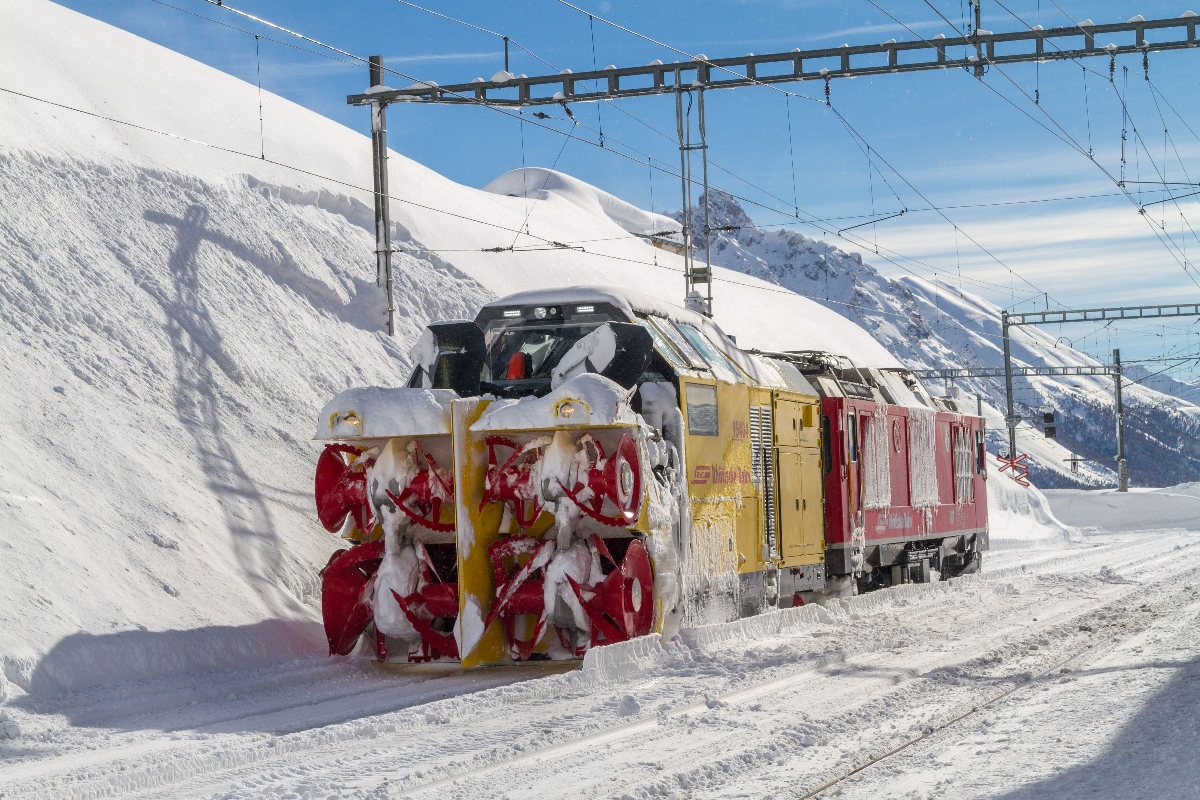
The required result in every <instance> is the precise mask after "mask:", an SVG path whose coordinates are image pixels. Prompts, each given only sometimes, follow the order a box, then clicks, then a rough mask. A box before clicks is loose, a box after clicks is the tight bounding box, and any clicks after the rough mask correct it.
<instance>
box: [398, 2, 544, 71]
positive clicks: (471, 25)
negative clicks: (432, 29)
mask: <svg viewBox="0 0 1200 800" xmlns="http://www.w3.org/2000/svg"><path fill="white" fill-rule="evenodd" d="M396 2H397V3H399V4H400V5H402V6H408V7H409V8H415V9H416V10H417V11H424V12H425V13H426V14H432V15H433V16H435V17H441V18H442V19H445V20H449V21H450V22H457V23H458V24H459V25H464V26H466V27H468V28H474V29H475V30H477V31H482V32H483V33H486V34H490V35H491V36H496V37H499V38H501V39H503V40H504V41H505V42H508V43H509V44H513V45H516V46H517V47H518V48H520V49H521V50H524V51H525V52H526V53H528V54H529V55H531V56H532V57H534V58H536V59H537V60H538V61H540V62H542V63H543V64H545V65H546V66H547V67H549V68H550V69H552V70H554V71H555V72H557V71H558V67H556V66H554V65H553V64H551V63H550V62H549V61H547V60H546V59H544V58H542V57H541V56H539V55H538V54H537V53H535V52H533V51H532V50H530V49H529V48H528V47H526V46H525V45H523V44H521V43H520V42H518V41H517V40H516V39H514V38H512V37H511V36H505V35H504V34H503V33H497V32H496V31H493V30H490V29H488V28H485V27H483V26H482V25H476V24H474V23H471V22H466V21H465V20H461V19H458V18H457V17H452V16H450V15H449V14H443V13H442V12H441V11H434V10H433V9H432V8H426V7H425V6H419V5H417V4H416V3H410V2H409V0H396ZM507 67H508V65H507V64H505V68H506V69H507Z"/></svg>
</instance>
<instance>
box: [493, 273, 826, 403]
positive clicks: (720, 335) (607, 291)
mask: <svg viewBox="0 0 1200 800" xmlns="http://www.w3.org/2000/svg"><path fill="white" fill-rule="evenodd" d="M581 304H594V305H602V304H606V305H610V306H612V307H614V308H617V309H620V310H621V311H624V312H626V313H627V314H629V315H630V316H635V315H639V314H642V315H651V316H657V317H662V318H664V319H669V320H671V321H672V322H678V323H682V324H685V325H691V326H693V327H695V328H698V329H699V330H702V331H704V333H705V334H706V335H707V336H708V338H709V340H710V341H712V343H713V344H714V345H715V346H716V347H717V349H718V350H720V351H721V353H722V354H723V355H724V356H725V357H726V358H728V359H729V360H730V361H732V362H733V363H734V364H736V365H737V366H738V368H739V369H741V370H742V372H744V373H745V374H746V375H748V376H750V378H751V379H753V380H754V381H756V382H757V383H759V384H762V385H764V386H775V387H778V388H789V389H792V390H795V391H809V392H811V391H812V390H811V389H809V388H807V386H808V385H807V384H806V383H805V382H804V379H803V378H802V377H800V375H799V374H798V373H797V374H796V375H794V376H793V375H788V376H784V375H783V374H781V372H780V370H781V367H780V365H778V364H775V363H774V362H771V361H770V360H768V359H764V358H761V357H758V356H756V355H753V354H751V353H747V352H746V351H745V350H743V349H741V348H740V347H738V345H737V344H736V343H735V342H734V341H733V339H732V338H731V337H730V336H729V335H728V334H726V333H725V332H724V331H723V330H721V326H719V325H718V324H717V323H715V322H713V321H712V320H711V319H709V318H708V317H706V316H704V315H703V314H698V313H696V312H694V311H689V310H688V309H686V308H682V307H680V306H677V305H672V304H671V303H667V302H664V301H663V300H660V299H659V298H657V297H654V296H653V295H648V294H644V293H642V292H635V291H630V290H628V289H620V288H617V287H613V286H567V287H561V288H555V289H533V290H530V291H525V292H518V293H516V294H512V295H508V296H507V297H501V298H499V299H497V300H493V301H492V302H490V303H487V304H486V305H485V306H484V308H485V309H488V308H502V307H505V306H554V305H581ZM780 324H781V325H783V324H785V321H784V320H780Z"/></svg>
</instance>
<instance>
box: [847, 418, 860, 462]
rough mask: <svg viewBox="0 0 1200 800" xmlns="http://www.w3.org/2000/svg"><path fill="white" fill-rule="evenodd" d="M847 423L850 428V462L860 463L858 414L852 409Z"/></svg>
mask: <svg viewBox="0 0 1200 800" xmlns="http://www.w3.org/2000/svg"><path fill="white" fill-rule="evenodd" d="M847 422H848V423H849V426H850V460H851V461H858V414H857V413H855V411H854V409H853V408H852V409H850V414H849V415H848V418H847Z"/></svg>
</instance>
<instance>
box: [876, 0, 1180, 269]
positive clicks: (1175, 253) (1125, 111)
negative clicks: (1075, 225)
mask: <svg viewBox="0 0 1200 800" xmlns="http://www.w3.org/2000/svg"><path fill="white" fill-rule="evenodd" d="M867 2H869V3H871V5H874V6H875V7H876V8H879V6H878V5H877V4H876V3H875V2H874V0H867ZM993 2H995V3H996V5H998V6H1000V8H1002V9H1003V10H1004V11H1006V12H1007V13H1008V14H1009V15H1011V16H1012V17H1013V18H1014V19H1016V20H1017V21H1018V22H1020V23H1021V24H1022V25H1024V26H1025V27H1026V28H1029V29H1030V30H1033V28H1032V27H1031V26H1030V25H1029V23H1027V22H1025V21H1024V20H1023V19H1021V17H1020V16H1019V15H1017V14H1016V13H1015V12H1013V11H1012V10H1011V9H1009V8H1008V7H1007V6H1006V5H1004V3H1003V2H1001V0H993ZM1051 2H1054V0H1051ZM925 3H926V5H930V6H931V7H932V4H931V3H930V0H925ZM1054 6H1055V7H1056V8H1058V10H1059V11H1061V12H1062V13H1063V15H1064V16H1066V17H1067V19H1070V20H1071V22H1072V23H1073V24H1074V25H1075V26H1076V27H1078V28H1079V29H1080V31H1083V32H1085V33H1086V31H1085V29H1084V28H1083V27H1081V26H1079V23H1078V22H1076V21H1075V20H1074V19H1071V17H1070V16H1069V15H1068V14H1067V13H1066V12H1065V11H1063V9H1062V7H1061V6H1059V5H1058V3H1054ZM880 10H881V11H882V10H883V9H880ZM884 13H885V14H886V13H887V12H886V11H884ZM889 16H891V15H890V14H889ZM892 18H893V19H895V17H892ZM942 18H943V19H945V17H944V16H943V17H942ZM901 24H902V23H901ZM909 30H911V29H909ZM914 35H917V34H915V32H914ZM1051 45H1052V46H1053V47H1055V49H1057V50H1058V51H1059V52H1064V51H1063V50H1062V48H1061V47H1058V45H1057V44H1056V43H1054V42H1051ZM1073 60H1075V61H1076V63H1079V61H1078V60H1077V59H1073ZM1116 60H1117V59H1116V56H1112V61H1113V63H1116ZM1080 66H1081V67H1083V68H1084V69H1085V70H1088V69H1089V68H1088V67H1087V65H1085V64H1080ZM992 67H993V68H995V69H996V70H997V71H998V72H999V73H1000V74H1001V75H1002V76H1004V78H1005V79H1006V80H1007V81H1008V82H1009V83H1011V84H1012V85H1013V86H1014V87H1015V88H1016V89H1017V91H1019V92H1020V93H1021V94H1022V95H1024V96H1025V98H1026V99H1029V94H1028V93H1027V92H1025V90H1024V89H1022V88H1021V87H1020V85H1019V84H1018V83H1017V82H1016V81H1015V80H1013V79H1012V78H1011V77H1010V76H1009V75H1008V73H1006V72H1005V71H1004V70H1003V69H1001V68H1000V67H999V66H998V65H996V64H993V65H992ZM1122 68H1123V69H1124V71H1125V72H1124V75H1125V78H1126V94H1127V93H1128V67H1126V66H1125V65H1124V64H1123V63H1122ZM1089 71H1091V72H1093V74H1097V75H1099V74H1100V73H1097V72H1095V70H1089ZM1110 71H1111V67H1110ZM1109 82H1110V83H1111V84H1112V86H1113V90H1114V94H1115V95H1116V97H1117V98H1118V100H1120V102H1121V110H1122V119H1123V123H1124V122H1125V121H1127V122H1128V124H1129V125H1130V127H1132V128H1133V132H1134V136H1135V137H1136V140H1137V142H1138V143H1140V144H1141V146H1142V149H1144V150H1146V153H1147V158H1148V159H1149V161H1150V163H1151V165H1152V166H1154V170H1155V172H1156V173H1158V175H1159V178H1160V179H1162V178H1163V176H1162V173H1161V171H1160V170H1159V169H1158V166H1157V164H1156V163H1155V162H1154V159H1153V157H1152V156H1150V154H1149V149H1148V148H1146V147H1145V143H1144V140H1143V139H1142V136H1141V134H1140V133H1139V132H1138V129H1137V125H1136V124H1135V123H1134V122H1133V119H1132V117H1131V116H1130V114H1129V107H1128V104H1127V102H1126V98H1125V95H1124V94H1122V92H1121V91H1120V90H1119V89H1117V86H1116V83H1115V81H1113V80H1112V79H1111V78H1110V80H1109ZM981 83H984V85H985V86H987V85H988V84H987V83H985V82H982V81H981ZM993 90H994V89H993ZM1037 107H1038V110H1039V111H1041V112H1042V114H1043V115H1045V116H1046V118H1047V119H1049V120H1050V121H1051V122H1052V123H1053V124H1054V125H1055V127H1057V128H1058V129H1059V130H1060V131H1062V133H1063V134H1064V135H1065V136H1066V137H1067V138H1068V139H1069V140H1070V144H1071V146H1072V147H1073V149H1075V150H1077V151H1078V152H1079V153H1080V154H1081V155H1083V156H1084V157H1085V158H1087V159H1088V160H1089V161H1091V162H1092V164H1094V165H1095V166H1096V167H1097V168H1098V169H1099V170H1100V171H1101V172H1103V173H1104V174H1105V175H1106V176H1107V177H1108V178H1109V180H1111V181H1112V182H1113V183H1114V184H1116V186H1117V187H1118V188H1119V189H1121V190H1122V192H1123V193H1124V195H1125V196H1126V198H1127V199H1128V200H1129V201H1130V202H1131V203H1133V204H1134V206H1135V207H1136V208H1137V209H1138V212H1139V214H1140V215H1141V216H1142V217H1143V218H1144V219H1145V220H1146V224H1147V225H1149V226H1150V230H1151V231H1152V232H1153V233H1154V235H1155V237H1156V238H1158V240H1159V242H1160V243H1161V244H1162V245H1163V246H1164V247H1165V248H1166V250H1167V252H1168V253H1170V254H1171V256H1172V257H1173V258H1174V259H1175V261H1176V262H1177V263H1178V264H1179V265H1180V266H1181V267H1182V268H1183V271H1184V273H1185V274H1186V275H1187V276H1188V278H1189V279H1190V280H1191V281H1192V283H1194V284H1196V286H1197V288H1200V280H1197V278H1196V276H1195V275H1194V274H1193V272H1192V270H1190V269H1189V267H1190V266H1191V263H1190V262H1189V260H1188V259H1187V256H1186V253H1185V252H1184V251H1183V249H1182V248H1181V247H1180V245H1179V244H1178V243H1176V242H1175V240H1174V239H1173V238H1172V237H1171V235H1170V234H1169V233H1167V232H1166V230H1165V229H1164V230H1162V235H1160V232H1159V230H1157V229H1156V226H1155V225H1154V222H1153V220H1151V219H1150V218H1149V216H1148V215H1147V214H1146V213H1145V209H1144V207H1143V206H1142V204H1141V203H1140V202H1139V201H1138V199H1137V198H1135V197H1134V196H1133V195H1132V193H1130V192H1129V191H1128V190H1127V189H1126V188H1125V184H1126V183H1127V181H1125V180H1124V169H1125V153H1124V140H1125V131H1124V130H1122V132H1121V137H1122V154H1121V173H1122V175H1121V179H1119V180H1118V179H1116V178H1114V177H1113V175H1112V174H1111V173H1110V172H1109V171H1108V170H1107V169H1105V168H1104V167H1103V166H1102V165H1101V164H1100V163H1099V162H1098V161H1097V160H1096V158H1095V156H1094V155H1093V154H1092V153H1091V152H1089V151H1085V150H1084V149H1083V146H1082V145H1080V144H1079V143H1078V142H1076V141H1075V139H1074V137H1072V136H1071V135H1070V134H1069V133H1068V132H1067V131H1066V129H1065V128H1063V127H1062V125H1060V124H1059V123H1058V121H1057V120H1055V119H1054V117H1053V116H1052V115H1050V113H1049V112H1047V111H1046V110H1045V108H1044V107H1042V106H1041V105H1038V106H1037ZM1176 207H1177V209H1178V203H1176ZM1178 210H1179V212H1180V215H1181V216H1184V215H1183V211H1182V209H1178ZM1184 219H1185V220H1186V216H1184ZM1188 227H1189V229H1191V225H1190V223H1188ZM1192 234H1193V236H1196V232H1195V231H1194V230H1193V231H1192ZM1163 236H1165V237H1166V241H1163ZM1197 239H1198V241H1200V236H1198V237H1197ZM1172 246H1174V248H1175V249H1174V250H1172ZM1181 256H1182V260H1180V257H1181Z"/></svg>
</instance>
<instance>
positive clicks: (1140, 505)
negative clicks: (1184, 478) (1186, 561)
mask: <svg viewBox="0 0 1200 800" xmlns="http://www.w3.org/2000/svg"><path fill="white" fill-rule="evenodd" d="M1046 498H1047V499H1048V500H1049V502H1050V507H1051V508H1052V509H1053V510H1054V513H1055V515H1056V516H1057V517H1058V518H1059V519H1061V520H1063V521H1064V522H1066V523H1067V524H1069V525H1074V526H1077V527H1080V528H1100V529H1104V530H1111V531H1152V530H1160V529H1163V528H1183V529H1185V530H1195V529H1196V528H1200V483H1185V484H1181V485H1179V486H1169V487H1167V488H1165V489H1132V490H1130V491H1129V492H1128V493H1125V494H1122V493H1121V492H1117V491H1115V490H1112V489H1106V490H1101V491H1091V492H1089V491H1083V490H1079V489H1052V490H1049V491H1047V492H1046Z"/></svg>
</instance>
